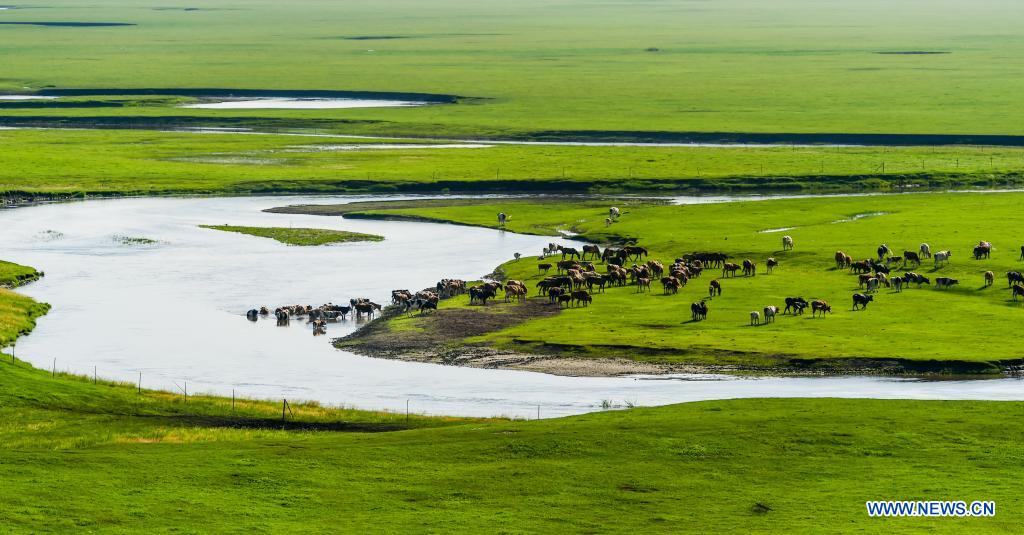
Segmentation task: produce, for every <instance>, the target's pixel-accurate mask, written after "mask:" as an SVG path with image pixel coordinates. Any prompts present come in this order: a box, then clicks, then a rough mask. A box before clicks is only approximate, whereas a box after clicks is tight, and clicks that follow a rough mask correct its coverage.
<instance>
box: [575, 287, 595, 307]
mask: <svg viewBox="0 0 1024 535" xmlns="http://www.w3.org/2000/svg"><path fill="white" fill-rule="evenodd" d="M572 300H573V302H574V303H575V304H577V305H579V304H581V303H582V304H583V306H587V305H589V304H590V303H592V302H593V301H594V298H593V297H591V296H590V294H589V293H588V292H587V291H586V290H578V291H575V292H573V293H572Z"/></svg>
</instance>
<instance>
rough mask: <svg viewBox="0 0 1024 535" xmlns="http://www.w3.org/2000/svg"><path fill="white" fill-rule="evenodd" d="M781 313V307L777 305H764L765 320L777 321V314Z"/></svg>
mask: <svg viewBox="0 0 1024 535" xmlns="http://www.w3.org/2000/svg"><path fill="white" fill-rule="evenodd" d="M778 313H779V307H777V306H775V305H768V306H766V307H764V322H765V323H771V322H773V321H775V315H776V314H778Z"/></svg>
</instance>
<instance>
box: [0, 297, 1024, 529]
mask: <svg viewBox="0 0 1024 535" xmlns="http://www.w3.org/2000/svg"><path fill="white" fill-rule="evenodd" d="M5 299H7V296H6V295H5V294H0V302H2V301H3V300H5ZM0 329H5V327H4V326H3V324H0ZM294 412H295V414H291V413H289V419H288V421H287V422H282V421H281V420H280V404H279V403H273V402H261V401H254V400H236V401H235V402H232V400H230V399H224V398H211V397H206V396H190V397H189V398H188V399H187V400H185V399H184V398H183V397H182V396H181V395H178V394H171V393H167V392H153V391H149V390H142V391H141V392H140V391H138V390H137V389H136V387H135V386H134V385H127V384H119V383H109V382H105V381H102V380H101V381H98V382H97V383H96V384H94V383H93V382H92V381H91V380H90V378H84V377H76V376H69V375H65V374H61V373H57V374H56V375H55V376H51V374H50V372H48V371H44V370H37V369H32V368H31V367H29V366H28V365H27V364H25V363H22V362H21V361H17V360H15V361H14V362H11V361H10V360H8V359H7V358H3V359H0V446H2V447H3V448H4V455H3V456H0V473H3V474H4V484H3V485H2V486H0V499H2V500H3V501H4V503H5V506H4V507H3V508H2V509H0V522H2V523H3V525H4V530H5V531H9V532H12V533H22V532H24V533H29V532H31V533H62V532H68V531H93V532H102V533H132V532H138V531H140V530H144V531H149V532H154V531H155V532H162V531H185V532H197V533H198V532H220V533H236V532H238V533H241V532H245V533H253V532H267V533H281V532H304V533H308V532H311V531H312V532H327V531H332V532H347V531H359V532H362V533H366V532H374V533H377V532H379V533H393V532H396V531H403V532H408V531H445V532H459V533H479V532H481V531H501V532H512V533H527V532H539V531H540V532H550V531H560V532H618V533H622V532H637V531H642V532H645V533H647V532H666V533H669V532H670V533H707V532H708V531H714V532H717V533H757V532H772V531H780V530H785V531H789V532H821V531H828V530H832V529H835V528H836V527H837V526H842V528H843V529H844V530H857V531H862V532H869V533H893V532H913V531H918V530H922V529H928V530H930V531H934V532H951V533H952V532H963V530H970V531H971V532H972V533H989V532H992V533H996V532H1007V531H1012V530H1013V529H1014V527H1015V526H1017V525H1018V524H1017V522H1016V518H1017V515H1019V514H1021V512H1022V510H1024V502H1022V501H1021V499H1020V493H1019V492H1017V481H1019V479H1020V477H1021V470H1020V462H1019V461H1020V456H1021V449H1020V446H1019V444H1020V442H1021V440H1024V426H1022V425H1021V423H1020V422H1021V421H1024V404H1021V403H1007V402H942V401H932V402H921V401H900V400H889V401H881V400H839V399H760V400H733V401H710V402H702V403H692V404H685V405H674V406H668V407H660V408H637V409H631V410H622V411H606V412H601V413H595V414H589V415H585V416H578V417H572V418H562V419H554V420H540V421H510V420H503V419H489V420H468V419H458V418H426V417H421V416H417V415H412V416H411V417H410V419H409V420H406V419H405V416H404V415H396V414H390V413H372V412H365V411H351V410H344V409H331V408H326V407H319V406H317V405H316V404H305V405H302V404H297V405H295V406H294ZM609 467H615V469H614V470H609ZM873 499H965V500H968V501H971V500H975V499H979V500H994V501H996V503H997V514H996V516H995V517H994V518H974V519H922V518H904V519H877V518H869V517H868V516H867V514H866V511H865V506H864V502H865V501H866V500H873Z"/></svg>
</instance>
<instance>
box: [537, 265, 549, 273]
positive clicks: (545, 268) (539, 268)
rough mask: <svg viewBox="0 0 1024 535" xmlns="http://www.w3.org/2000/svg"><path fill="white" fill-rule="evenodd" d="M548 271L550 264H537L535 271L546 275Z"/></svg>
mask: <svg viewBox="0 0 1024 535" xmlns="http://www.w3.org/2000/svg"><path fill="white" fill-rule="evenodd" d="M549 269H551V264H537V271H540V272H542V273H545V274H546V273H547V272H548V270H549Z"/></svg>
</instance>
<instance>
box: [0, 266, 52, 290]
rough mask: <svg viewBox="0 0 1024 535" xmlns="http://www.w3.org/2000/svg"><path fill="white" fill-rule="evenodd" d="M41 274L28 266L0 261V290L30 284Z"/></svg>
mask: <svg viewBox="0 0 1024 535" xmlns="http://www.w3.org/2000/svg"><path fill="white" fill-rule="evenodd" d="M41 276H42V273H40V272H38V271H36V270H35V268H31V267H28V266H23V265H21V264H15V263H13V262H4V261H3V260H0V288H14V287H16V286H21V285H22V284H26V283H29V282H32V281H34V280H36V279H38V278H39V277H41Z"/></svg>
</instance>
